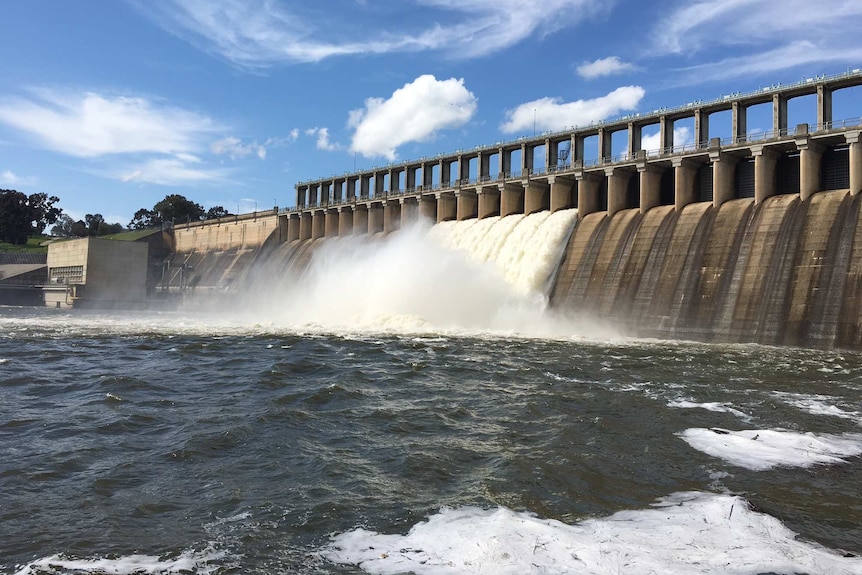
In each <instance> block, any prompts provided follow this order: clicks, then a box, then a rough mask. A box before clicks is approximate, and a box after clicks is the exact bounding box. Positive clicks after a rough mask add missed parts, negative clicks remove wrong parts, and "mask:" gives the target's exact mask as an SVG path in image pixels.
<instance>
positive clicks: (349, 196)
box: [344, 178, 357, 202]
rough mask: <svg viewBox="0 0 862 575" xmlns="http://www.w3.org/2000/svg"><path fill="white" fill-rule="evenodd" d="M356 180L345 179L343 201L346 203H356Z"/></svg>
mask: <svg viewBox="0 0 862 575" xmlns="http://www.w3.org/2000/svg"><path fill="white" fill-rule="evenodd" d="M356 181H357V180H356V178H347V183H346V185H345V188H346V192H345V194H344V196H345V197H344V199H345V200H346V201H348V202H355V201H356Z"/></svg>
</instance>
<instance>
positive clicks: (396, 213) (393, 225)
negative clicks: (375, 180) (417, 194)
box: [383, 200, 401, 234]
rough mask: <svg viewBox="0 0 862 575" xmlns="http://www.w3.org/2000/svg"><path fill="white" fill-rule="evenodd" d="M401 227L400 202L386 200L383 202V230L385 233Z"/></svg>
mask: <svg viewBox="0 0 862 575" xmlns="http://www.w3.org/2000/svg"><path fill="white" fill-rule="evenodd" d="M400 229H401V203H400V202H399V201H398V200H388V201H386V202H384V204H383V231H384V232H386V233H387V234H389V233H392V232H397V231H398V230H400Z"/></svg>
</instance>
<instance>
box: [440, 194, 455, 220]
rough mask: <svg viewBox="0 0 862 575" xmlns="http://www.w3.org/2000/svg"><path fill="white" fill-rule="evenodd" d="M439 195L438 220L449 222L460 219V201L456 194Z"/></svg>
mask: <svg viewBox="0 0 862 575" xmlns="http://www.w3.org/2000/svg"><path fill="white" fill-rule="evenodd" d="M436 197H437V222H438V223H439V222H448V221H451V220H457V219H458V203H457V201H456V200H455V194H454V193H452V192H449V193H445V194H444V193H438V194H436Z"/></svg>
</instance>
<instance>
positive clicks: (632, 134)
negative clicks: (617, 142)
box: [628, 122, 643, 158]
mask: <svg viewBox="0 0 862 575" xmlns="http://www.w3.org/2000/svg"><path fill="white" fill-rule="evenodd" d="M642 136H643V127H641V126H640V125H639V124H635V123H634V122H629V133H628V146H629V157H630V158H634V157H636V156H637V155H638V152H640V151H641V147H642V145H641V140H642Z"/></svg>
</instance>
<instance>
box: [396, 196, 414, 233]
mask: <svg viewBox="0 0 862 575" xmlns="http://www.w3.org/2000/svg"><path fill="white" fill-rule="evenodd" d="M398 201H399V203H400V204H401V229H404V228H406V227H407V226H409V225H411V224H415V223H416V222H418V221H419V202H418V201H417V200H416V198H399V200H398Z"/></svg>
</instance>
